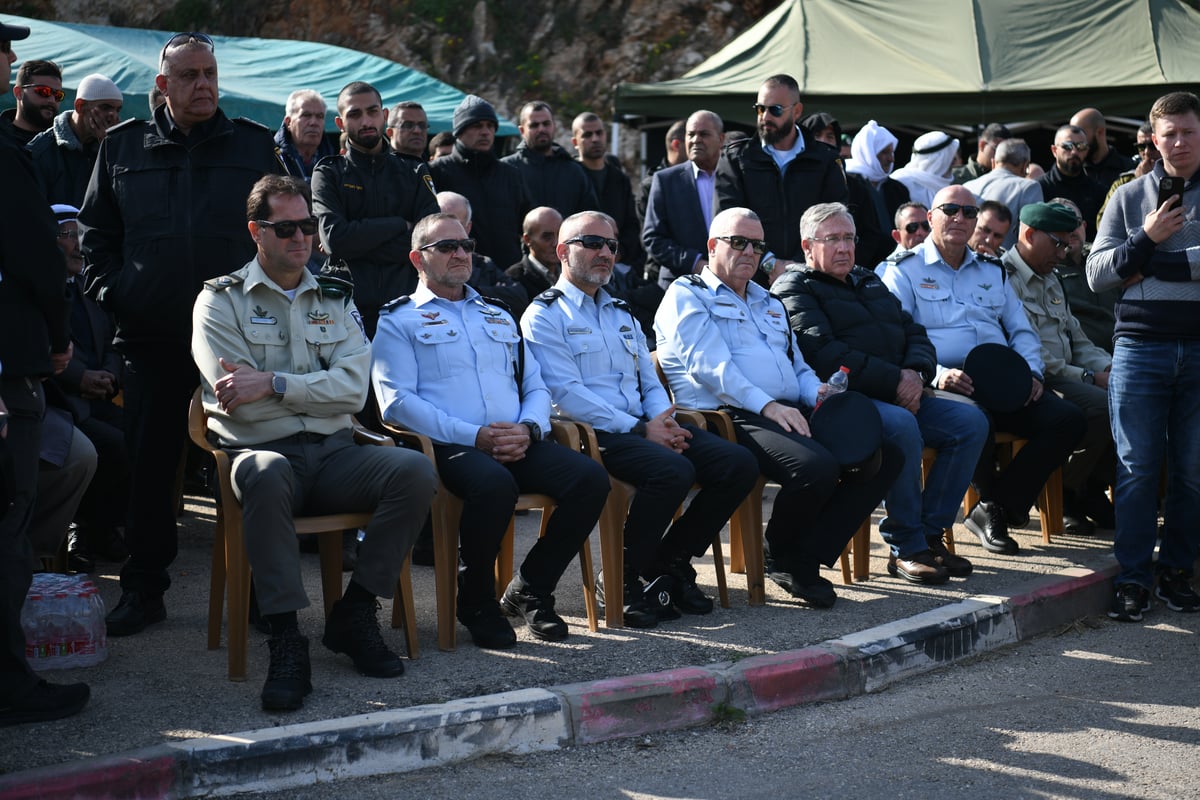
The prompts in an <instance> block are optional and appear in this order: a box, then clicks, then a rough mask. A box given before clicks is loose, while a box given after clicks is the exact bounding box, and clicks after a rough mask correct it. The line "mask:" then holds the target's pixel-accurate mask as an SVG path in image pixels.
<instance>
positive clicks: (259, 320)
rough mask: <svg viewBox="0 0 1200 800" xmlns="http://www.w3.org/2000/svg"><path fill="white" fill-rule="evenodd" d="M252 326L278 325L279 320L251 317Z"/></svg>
mask: <svg viewBox="0 0 1200 800" xmlns="http://www.w3.org/2000/svg"><path fill="white" fill-rule="evenodd" d="M250 324H252V325H278V324H279V320H277V319H275V318H274V317H251V318H250Z"/></svg>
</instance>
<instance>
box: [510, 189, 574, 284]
mask: <svg viewBox="0 0 1200 800" xmlns="http://www.w3.org/2000/svg"><path fill="white" fill-rule="evenodd" d="M562 221H563V218H562V214H559V213H558V212H557V211H555V210H554V209H553V208H550V207H549V206H539V207H538V208H535V209H533V210H532V211H530V212H529V213H528V214H526V215H525V222H524V224H523V225H522V228H521V249H522V250H524V251H525V256H524V257H523V258H522V259H521V260H520V261H518V262H517V263H515V264H513V265H512V266H511V267H509V268H508V269H506V270H505V273H506V274H507V275H508V276H509V277H510V278H512V279H514V280H515V281H516V282H517V283H519V284H521V285H522V286H524V287H525V291H526V292H527V293H528V294H529V296H530V297H537V296H538V295H539V294H541V293H542V292H544V291H546V290H547V289H549V288H550V287H551V286H552V285H553V284H554V282H555V281H557V280H558V270H559V267H558V257H557V256H556V255H555V248H556V247H558V226H559V225H562Z"/></svg>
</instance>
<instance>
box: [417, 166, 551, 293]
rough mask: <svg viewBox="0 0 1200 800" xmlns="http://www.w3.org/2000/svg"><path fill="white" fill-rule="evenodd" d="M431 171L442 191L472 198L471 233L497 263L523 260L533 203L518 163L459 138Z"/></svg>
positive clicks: (479, 248)
mask: <svg viewBox="0 0 1200 800" xmlns="http://www.w3.org/2000/svg"><path fill="white" fill-rule="evenodd" d="M429 171H430V172H432V173H433V180H434V181H435V182H436V183H437V187H438V191H443V192H458V193H459V194H461V195H462V196H464V197H466V198H467V200H469V201H470V202H471V208H472V209H473V217H474V219H473V220H472V222H471V235H472V236H473V237H474V238H475V242H476V248H477V249H478V250H479V252H481V253H483V254H484V255H487V256H491V258H492V259H493V260H494V261H495V262H496V263H497V264H515V263H517V262H518V261H520V260H521V224H522V223H523V222H524V220H525V215H526V214H527V213H529V210H530V209H531V208H532V207H533V206H531V205H530V203H529V190H528V189H526V187H525V179H524V178H522V177H521V173H520V171H519V170H518V169H517V168H516V167H514V166H513V165H512V164H505V163H504V162H503V161H500V160H499V159H497V158H496V156H494V155H493V154H492V153H480V152H478V151H475V150H468V149H467V148H465V147H463V145H462V142H455V143H454V152H452V153H451V154H450V155H448V156H446V157H444V158H439V159H437V160H436V161H433V162H432V163H430V165H429ZM531 296H532V295H531Z"/></svg>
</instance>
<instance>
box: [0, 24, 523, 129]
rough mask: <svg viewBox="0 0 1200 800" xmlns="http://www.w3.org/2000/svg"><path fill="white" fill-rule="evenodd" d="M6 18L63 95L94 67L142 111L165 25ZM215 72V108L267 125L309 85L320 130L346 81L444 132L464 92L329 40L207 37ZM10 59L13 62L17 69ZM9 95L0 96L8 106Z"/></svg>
mask: <svg viewBox="0 0 1200 800" xmlns="http://www.w3.org/2000/svg"><path fill="white" fill-rule="evenodd" d="M3 18H4V21H5V22H10V23H13V24H15V25H26V26H28V27H29V29H30V35H29V38H28V39H26V40H24V41H21V42H14V43H13V49H14V50H16V52H17V56H18V57H19V58H20V59H22V60H24V59H27V58H39V59H48V60H50V61H53V62H55V63H56V64H58V65H59V66H60V67H61V68H62V71H63V89H64V90H65V91H66V92H67V99H66V100H65V101H64V102H63V105H62V108H63V109H66V108H69V107H70V103H71V102H73V101H74V97H75V91H74V90H75V87H77V86H78V85H79V81H81V80H82V79H83V78H84V76H86V75H89V74H91V73H93V72H99V73H101V74H102V75H106V76H108V77H109V78H111V79H112V80H113V81H114V82H115V83H116V84H117V86H118V87H119V88H120V89H121V92H122V93H123V94H124V95H125V110H124V111H123V112H122V114H121V116H122V118H125V119H128V118H130V117H141V118H142V119H145V118H147V117H148V116H149V113H150V109H149V105H148V103H147V95H148V94H149V92H150V88H151V87H152V86H153V85H154V77H155V76H156V75H157V74H158V58H159V54H160V52H161V51H162V47H163V45H164V44H165V43H166V42H167V40H168V39H169V38H171V33H169V32H166V31H153V30H141V29H137V28H113V27H108V26H103V25H79V24H73V23H65V22H45V21H43V20H37V19H29V18H24V17H15V16H12V15H9V14H4V16H3ZM212 38H213V41H214V43H215V45H216V53H217V64H218V67H219V72H220V77H219V85H220V91H221V95H220V105H221V110H222V111H224V112H225V114H226V115H227V116H230V117H248V118H249V119H253V120H255V121H257V122H261V123H262V124H263V125H266V126H268V127H270V128H277V127H279V124H280V122H282V121H283V115H284V103H285V102H286V101H287V96H288V95H289V94H291V93H292V91H294V90H296V89H315V90H316V91H317V92H320V94H321V96H322V97H324V98H325V102H326V104H327V105H328V106H329V110H328V112H327V113H326V117H325V129H326V131H336V130H337V127H336V126H335V125H334V122H333V119H334V117H335V116H336V115H337V110H336V108H334V103H335V101H336V99H337V93H338V92H339V91H340V90H341V88H342V87H343V86H345V85H346V84H347V83H349V82H350V81H352V80H363V81H366V82H367V83H370V84H371V85H372V86H374V87H375V88H377V89H378V90H379V92H380V94H381V95H382V96H383V102H384V103H385V104H387V105H388V106H389V107H391V106H395V105H396V103H398V102H400V101H402V100H415V101H417V102H418V103H420V104H421V105H422V106H424V108H425V113H426V114H427V115H428V116H429V129H430V132H431V133H433V132H436V131H444V130H450V128H451V120H452V118H453V116H454V108H455V107H456V106H457V105H458V104H459V102H460V101H461V100H462V99H463V97H464V96H465V95H464V94H463V93H462V92H460V91H459V90H458V89H455V88H454V87H453V86H449V85H447V84H445V83H442V82H441V81H439V80H436V79H434V78H431V77H429V76H428V75H426V74H425V73H423V72H420V71H418V70H415V69H410V68H409V67H405V66H403V65H401V64H397V63H396V62H394V61H388V60H387V59H385V58H379V57H378V56H373V55H369V54H367V53H360V52H357V51H355V50H348V49H346V48H344V47H337V46H334V45H328V44H317V43H314V42H297V41H288V40H283V39H252V38H245V37H238V36H214V37H212ZM17 66H18V65H17V64H14V65H13V75H14V77H15V75H16V68H17ZM12 105H13V97H12V95H11V93H10V94H8V95H6V97H5V98H4V99H3V100H0V108H5V107H8V108H11V107H12ZM516 133H517V129H516V126H515V125H513V124H512V123H511V122H509V121H508V120H504V119H502V120H501V121H500V130H499V135H501V136H512V135H515V134H516Z"/></svg>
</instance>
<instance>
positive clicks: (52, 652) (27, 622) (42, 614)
mask: <svg viewBox="0 0 1200 800" xmlns="http://www.w3.org/2000/svg"><path fill="white" fill-rule="evenodd" d="M21 628H22V629H23V630H24V631H25V658H26V660H27V661H29V665H30V666H31V667H33V669H35V670H50V669H74V668H75V667H90V666H92V665H94V664H99V663H100V662H101V661H103V660H104V659H106V658H108V638H107V635H106V633H105V627H104V600H103V599H101V597H100V592H99V591H98V590H97V589H96V585H95V584H94V583H92V581H91V579H90V578H89V577H88V576H87V575H58V574H54V573H37V574H35V575H34V576H33V583H32V585H31V586H30V587H29V592H28V594H27V595H26V596H25V606H24V607H23V608H22V609H21Z"/></svg>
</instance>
